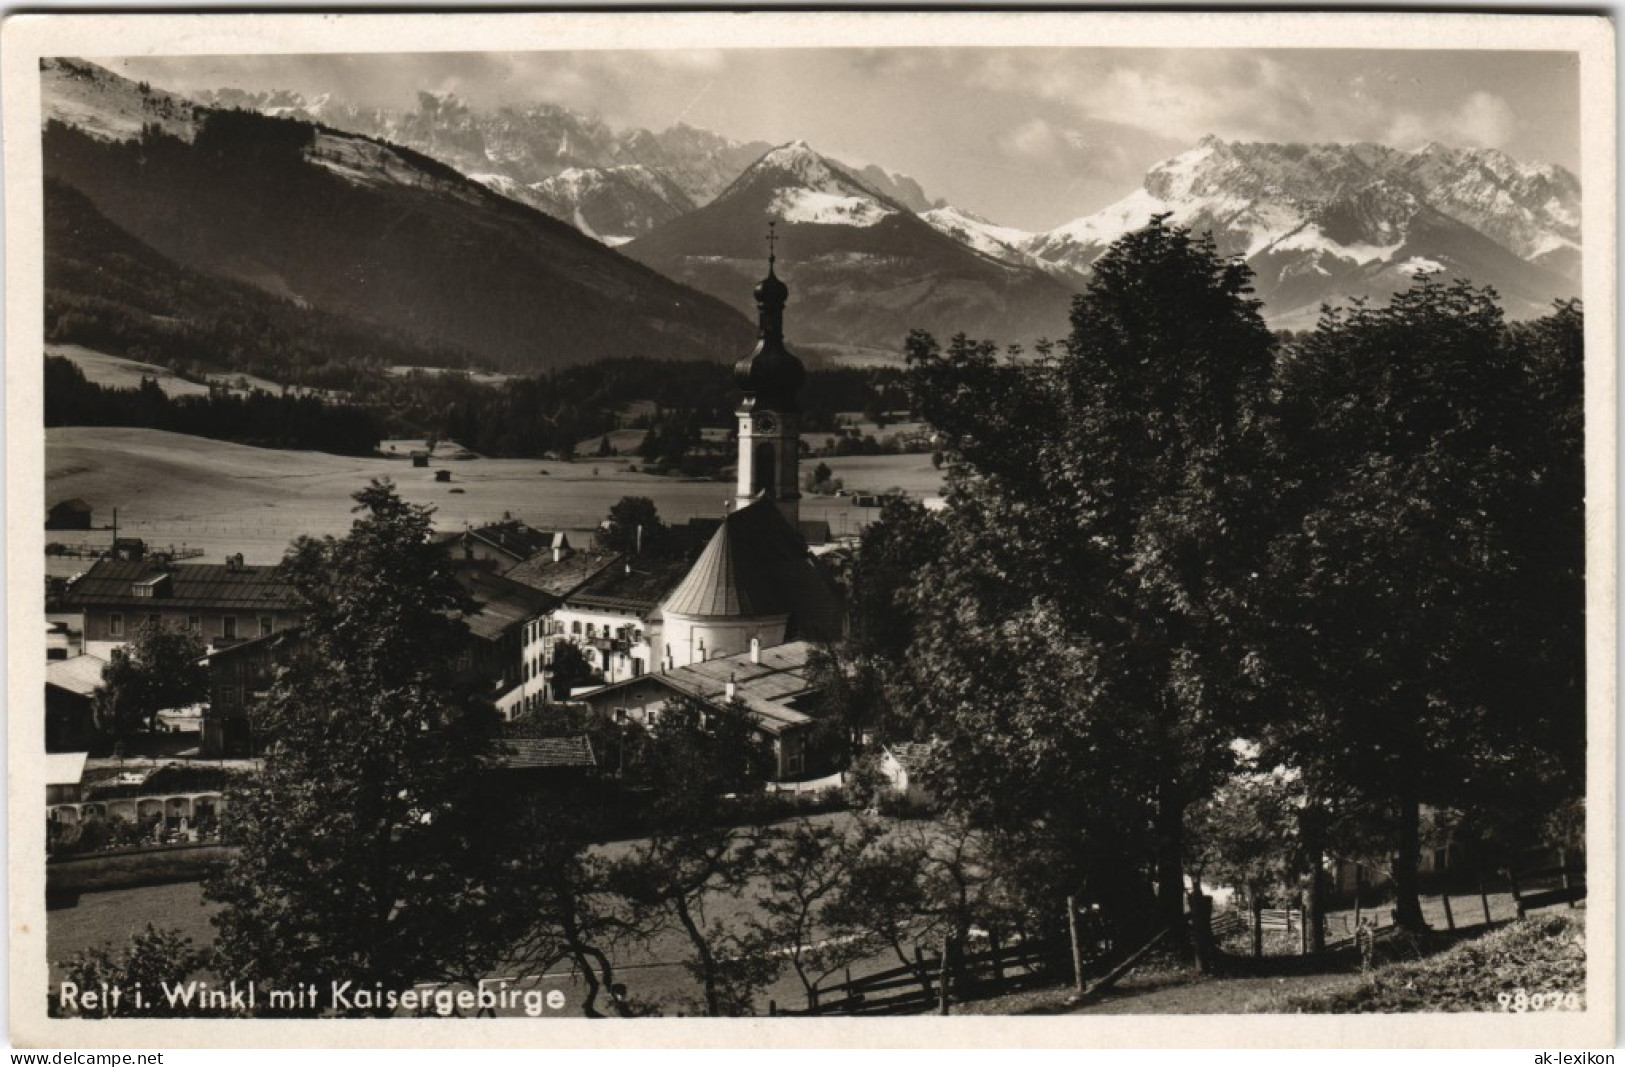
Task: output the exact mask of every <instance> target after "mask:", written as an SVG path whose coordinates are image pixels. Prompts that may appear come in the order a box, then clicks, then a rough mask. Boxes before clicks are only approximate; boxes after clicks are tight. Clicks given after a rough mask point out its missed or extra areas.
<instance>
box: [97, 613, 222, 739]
mask: <svg viewBox="0 0 1625 1067" xmlns="http://www.w3.org/2000/svg"><path fill="white" fill-rule="evenodd" d="M207 651H208V648H207V646H205V645H204V643H203V638H202V637H201V636H200V635H198V634H195V633H193V632H192V631H190V630H182V629H177V628H175V627H165V626H163V625H162V624H161V623H157V622H144V623H142V624H141V626H140V628H139V629H137V630H136V632H135V639H134V640H132V641H131V642H130V643H129V644H127V645H120V646H119V647H117V648H115V649H113V651H112V653H111V654H110V655H109V657H108V660H107V666H106V667H104V668H103V669H102V680H101V684H100V685H98V686H97V687H96V689H95V691H94V692H93V693H92V694H91V703H92V708H93V714H94V716H95V720H96V726H97V728H98V729H100V730H102V731H103V732H104V733H107V734H110V735H112V736H114V737H127V736H129V735H130V734H133V733H136V732H138V731H145V730H151V729H152V728H153V725H154V723H156V722H157V719H158V713H159V712H160V711H165V710H167V709H170V708H184V707H190V706H192V705H193V704H198V703H201V702H202V701H203V700H205V699H207V697H208V695H209V669H208V667H207V666H205V664H204V661H203V657H204V655H205V653H206V652H207Z"/></svg>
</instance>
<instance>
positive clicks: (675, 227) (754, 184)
mask: <svg viewBox="0 0 1625 1067" xmlns="http://www.w3.org/2000/svg"><path fill="white" fill-rule="evenodd" d="M768 219H773V220H776V225H777V231H778V238H779V240H780V242H781V250H782V251H783V252H784V253H785V259H786V262H787V264H788V266H787V268H786V271H785V273H784V275H783V276H784V280H785V281H786V282H787V283H788V284H789V285H790V292H791V296H790V299H791V308H792V313H793V316H794V318H793V324H794V327H795V329H796V331H797V336H799V337H801V338H804V339H806V340H809V341H814V342H822V343H826V344H839V345H852V346H858V347H867V348H874V349H882V350H884V349H888V348H891V349H895V348H896V347H898V346H899V344H900V342H901V341H902V339H903V338H904V337H906V336H907V334H908V331H909V330H910V329H925V330H930V331H931V332H933V333H936V334H937V335H939V336H948V335H951V334H954V333H960V332H964V333H968V334H971V335H974V336H978V337H998V338H1000V339H1002V340H1005V341H1025V342H1031V341H1034V340H1037V339H1039V338H1041V337H1045V336H1050V337H1054V336H1058V335H1060V334H1061V333H1064V332H1065V330H1066V324H1067V313H1068V310H1069V309H1070V307H1071V301H1072V295H1073V290H1072V289H1071V288H1069V287H1067V286H1065V285H1063V284H1061V283H1059V282H1057V281H1056V280H1055V279H1054V278H1053V277H1051V276H1050V275H1049V274H1047V273H1045V272H1043V271H1040V270H1035V269H1032V268H1031V267H1026V266H1021V265H1017V264H1012V263H1008V262H1005V261H1003V260H1001V259H999V258H996V257H993V256H989V255H986V254H984V253H982V252H980V251H977V250H976V249H973V248H971V247H969V246H967V245H965V244H963V243H961V242H959V241H956V240H954V239H953V238H952V237H950V236H947V235H945V234H943V233H942V232H940V231H939V230H937V229H936V228H935V227H933V226H932V225H930V224H929V223H928V222H926V221H925V220H924V219H923V218H921V217H920V216H919V215H917V214H915V213H914V212H913V211H911V210H909V208H908V207H907V206H905V205H904V204H902V203H900V202H899V201H896V200H893V199H892V198H890V197H888V196H886V195H885V194H883V193H881V192H879V191H878V190H875V189H873V188H871V187H870V186H869V185H867V184H866V183H864V182H863V181H861V180H859V179H858V178H857V177H856V176H855V175H853V174H851V173H849V172H847V171H845V170H843V169H842V168H841V167H840V166H839V165H838V164H836V163H835V162H834V161H832V160H829V159H826V158H825V157H823V156H821V155H819V154H818V152H816V151H814V150H813V149H812V148H811V147H810V146H809V145H807V144H806V143H805V142H801V141H796V142H792V143H791V144H788V145H784V146H782V147H780V148H776V149H774V150H773V151H771V152H768V153H767V154H766V155H764V156H763V157H762V158H761V159H759V160H757V161H756V162H755V163H753V164H752V165H751V166H750V168H749V169H747V170H746V171H745V172H744V173H743V174H741V175H740V176H739V177H738V178H737V179H736V180H735V181H734V182H733V184H732V185H730V186H728V188H726V189H724V190H723V191H722V192H721V193H720V194H719V195H718V196H717V197H716V199H714V200H712V201H711V202H710V203H708V204H706V205H705V206H703V207H700V208H696V209H695V210H694V211H691V212H689V213H688V214H686V215H682V216H680V217H678V218H676V219H673V220H672V221H670V222H667V223H666V224H664V225H662V226H659V227H657V228H655V229H654V230H652V231H651V232H649V233H647V234H645V235H643V236H642V237H639V238H638V239H637V240H635V241H633V242H631V243H630V244H628V245H626V246H625V248H624V250H625V252H626V254H627V255H629V256H632V257H633V258H635V259H638V260H640V261H641V262H644V263H647V264H648V265H649V266H651V267H653V268H655V269H656V270H658V271H660V272H661V273H662V274H665V275H666V276H668V277H671V278H674V279H676V280H678V281H681V282H683V283H684V284H686V285H692V286H693V287H694V288H696V289H699V290H700V291H702V292H706V293H710V294H712V295H713V296H716V297H717V298H718V299H721V300H726V301H731V302H732V303H734V305H735V306H736V307H739V308H740V309H741V310H744V309H745V306H746V305H747V304H748V303H749V300H750V290H751V285H752V284H753V283H754V281H755V279H757V278H758V277H760V275H761V271H762V258H763V253H764V252H765V251H766V246H765V244H764V237H765V236H766V228H765V226H764V225H763V223H764V222H765V221H766V220H768Z"/></svg>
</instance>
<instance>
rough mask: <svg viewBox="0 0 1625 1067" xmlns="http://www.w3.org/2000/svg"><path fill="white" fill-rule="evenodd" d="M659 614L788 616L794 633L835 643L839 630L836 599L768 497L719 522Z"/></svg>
mask: <svg viewBox="0 0 1625 1067" xmlns="http://www.w3.org/2000/svg"><path fill="white" fill-rule="evenodd" d="M661 611H662V613H663V614H665V615H667V616H670V615H680V616H688V617H698V618H741V617H752V616H763V615H788V616H791V617H792V623H793V626H792V629H793V630H794V631H795V632H796V633H797V634H798V635H799V636H805V637H813V638H834V637H837V636H839V634H840V629H841V606H840V602H839V601H838V600H837V599H836V597H835V594H834V593H833V592H832V591H831V590H830V588H829V586H828V585H826V584H825V582H824V579H823V577H822V576H821V575H820V574H819V573H818V570H817V568H816V567H814V565H813V563H812V561H811V560H810V559H809V558H808V556H807V544H806V542H805V541H803V540H802V539H801V535H800V534H799V533H797V532H796V531H795V530H794V529H792V528H791V526H790V524H789V523H788V522H786V521H785V519H784V516H783V515H782V514H781V513H780V512H779V509H778V507H777V506H775V505H774V503H773V502H772V501H771V500H768V499H766V498H762V499H759V500H756V501H754V502H752V503H751V504H749V505H747V506H746V507H743V508H740V509H739V510H738V511H735V512H733V513H732V514H730V515H729V516H728V517H727V518H726V519H724V520H723V523H722V525H721V526H720V527H718V528H717V532H716V533H715V534H713V535H712V536H711V543H710V544H708V545H707V546H706V548H705V551H704V552H703V553H701V554H700V558H699V559H698V560H696V561H695V563H694V566H693V567H691V568H689V572H688V574H687V576H686V577H684V579H683V581H682V583H681V584H679V585H678V586H677V588H676V589H675V590H673V591H672V594H671V596H669V597H667V598H666V601H665V603H664V604H662V605H661Z"/></svg>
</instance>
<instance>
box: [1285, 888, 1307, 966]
mask: <svg viewBox="0 0 1625 1067" xmlns="http://www.w3.org/2000/svg"><path fill="white" fill-rule="evenodd" d="M1291 914H1292V913H1291V912H1290V911H1289V912H1287V915H1288V916H1289V917H1290V916H1291ZM1298 955H1300V956H1307V955H1309V911H1308V909H1307V908H1305V907H1304V906H1303V894H1302V893H1299V894H1298Z"/></svg>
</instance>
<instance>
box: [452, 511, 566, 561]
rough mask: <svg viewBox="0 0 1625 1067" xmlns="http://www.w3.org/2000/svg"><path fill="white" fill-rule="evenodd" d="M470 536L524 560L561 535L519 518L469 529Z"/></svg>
mask: <svg viewBox="0 0 1625 1067" xmlns="http://www.w3.org/2000/svg"><path fill="white" fill-rule="evenodd" d="M468 536H469V537H473V538H476V539H478V540H480V541H484V542H485V543H486V544H488V545H490V546H491V547H492V548H495V549H497V550H498V551H500V552H504V553H506V554H507V555H510V556H512V557H513V558H514V559H520V560H523V559H529V558H530V557H531V556H534V555H535V554H536V553H538V552H540V551H541V550H542V549H544V548H548V547H550V546H551V545H552V544H553V543H554V541H555V538H556V537H558V536H560V535H556V534H553V533H548V532H545V531H542V530H538V529H536V528H535V527H534V526H530V525H528V524H526V523H523V522H520V521H519V520H518V519H506V520H504V521H502V522H492V523H487V524H486V525H484V526H477V527H475V528H474V529H472V530H469V531H468Z"/></svg>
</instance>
